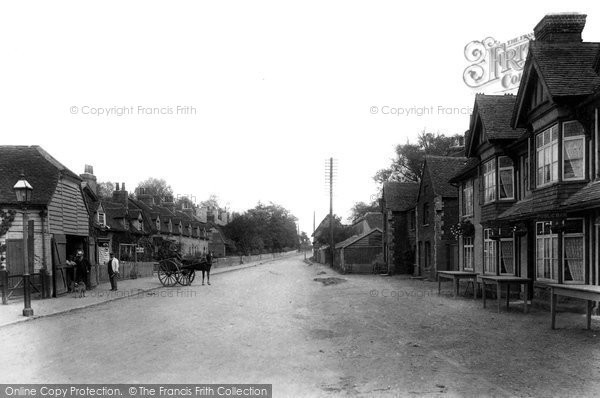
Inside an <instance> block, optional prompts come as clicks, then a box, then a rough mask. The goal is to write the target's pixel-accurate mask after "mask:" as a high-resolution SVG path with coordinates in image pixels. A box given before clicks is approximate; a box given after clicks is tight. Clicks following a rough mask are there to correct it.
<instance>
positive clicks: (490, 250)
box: [483, 229, 496, 274]
mask: <svg viewBox="0 0 600 398" xmlns="http://www.w3.org/2000/svg"><path fill="white" fill-rule="evenodd" d="M491 235H492V230H491V229H484V230H483V272H484V273H485V274H496V242H495V241H494V240H492V239H491Z"/></svg>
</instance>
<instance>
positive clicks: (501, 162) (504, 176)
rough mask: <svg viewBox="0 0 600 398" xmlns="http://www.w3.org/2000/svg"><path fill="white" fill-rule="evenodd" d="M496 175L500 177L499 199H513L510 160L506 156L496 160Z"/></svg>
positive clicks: (512, 170) (511, 165) (512, 172)
mask: <svg viewBox="0 0 600 398" xmlns="http://www.w3.org/2000/svg"><path fill="white" fill-rule="evenodd" d="M498 173H499V175H500V187H499V188H500V199H514V198H515V186H514V177H513V176H514V173H515V169H514V166H513V162H512V160H511V159H510V158H509V157H508V156H500V157H499V158H498Z"/></svg>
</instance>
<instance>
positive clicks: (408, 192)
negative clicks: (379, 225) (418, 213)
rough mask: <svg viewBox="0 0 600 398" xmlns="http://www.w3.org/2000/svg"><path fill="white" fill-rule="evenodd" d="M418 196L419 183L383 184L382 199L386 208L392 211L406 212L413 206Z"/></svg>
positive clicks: (388, 182) (389, 182)
mask: <svg viewBox="0 0 600 398" xmlns="http://www.w3.org/2000/svg"><path fill="white" fill-rule="evenodd" d="M418 194H419V183H417V182H395V181H386V182H384V183H383V197H384V200H385V203H386V206H387V208H388V209H389V210H392V211H406V210H409V209H411V208H413V207H414V206H415V203H416V201H417V195H418Z"/></svg>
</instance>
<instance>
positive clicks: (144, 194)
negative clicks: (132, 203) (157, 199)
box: [136, 188, 154, 206]
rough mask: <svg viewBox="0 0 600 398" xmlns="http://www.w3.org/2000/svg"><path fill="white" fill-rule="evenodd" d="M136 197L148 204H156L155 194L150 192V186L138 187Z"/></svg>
mask: <svg viewBox="0 0 600 398" xmlns="http://www.w3.org/2000/svg"><path fill="white" fill-rule="evenodd" d="M136 197H137V199H138V200H139V201H141V202H144V203H145V204H147V205H148V206H154V196H152V195H150V194H149V193H148V188H138V191H137V195H136Z"/></svg>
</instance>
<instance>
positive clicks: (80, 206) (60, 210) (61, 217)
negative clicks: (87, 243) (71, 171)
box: [48, 178, 90, 236]
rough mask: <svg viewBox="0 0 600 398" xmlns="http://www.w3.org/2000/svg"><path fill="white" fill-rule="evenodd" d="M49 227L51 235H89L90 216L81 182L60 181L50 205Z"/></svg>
mask: <svg viewBox="0 0 600 398" xmlns="http://www.w3.org/2000/svg"><path fill="white" fill-rule="evenodd" d="M48 226H49V231H50V233H58V234H66V235H79V236H88V235H89V228H90V225H89V215H88V212H87V207H86V206H85V203H84V201H83V195H82V193H81V188H80V187H79V182H75V181H72V180H70V179H67V178H63V179H62V180H59V181H58V183H57V185H56V191H55V192H54V194H53V195H52V199H51V200H50V203H49V204H48Z"/></svg>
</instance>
